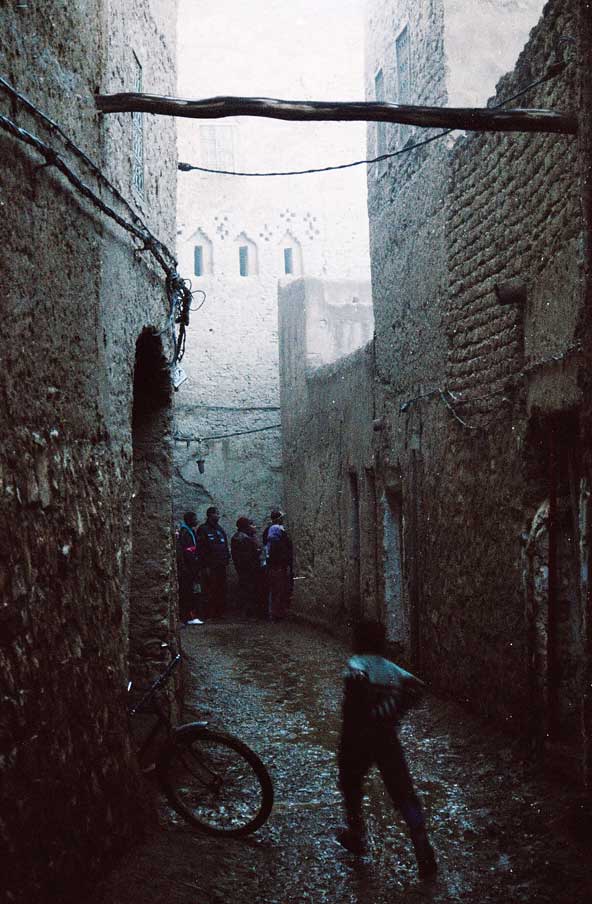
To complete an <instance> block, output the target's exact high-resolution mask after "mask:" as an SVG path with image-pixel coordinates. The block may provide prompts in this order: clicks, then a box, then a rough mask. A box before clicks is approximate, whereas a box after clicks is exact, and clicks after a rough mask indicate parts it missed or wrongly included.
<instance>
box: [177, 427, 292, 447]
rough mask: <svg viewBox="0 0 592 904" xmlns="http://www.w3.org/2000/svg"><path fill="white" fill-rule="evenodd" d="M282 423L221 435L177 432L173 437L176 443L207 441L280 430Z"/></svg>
mask: <svg viewBox="0 0 592 904" xmlns="http://www.w3.org/2000/svg"><path fill="white" fill-rule="evenodd" d="M281 426H282V425H281V424H270V425H269V426H268V427H255V428H254V429H252V430H237V431H236V433H221V434H220V435H219V436H194V435H191V436H186V435H184V434H182V433H175V435H174V436H173V439H174V440H175V442H176V443H187V444H188V445H189V443H206V442H208V441H209V440H215V439H227V438H228V437H229V436H247V434H249V433H263V432H264V431H265V430H279V429H280V428H281Z"/></svg>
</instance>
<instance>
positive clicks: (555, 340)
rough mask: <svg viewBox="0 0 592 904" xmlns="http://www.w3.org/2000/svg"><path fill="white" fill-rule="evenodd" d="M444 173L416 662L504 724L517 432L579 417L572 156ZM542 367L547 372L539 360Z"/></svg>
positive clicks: (465, 147) (522, 464)
mask: <svg viewBox="0 0 592 904" xmlns="http://www.w3.org/2000/svg"><path fill="white" fill-rule="evenodd" d="M574 9H575V6H574V4H571V3H567V4H566V3H555V2H553V3H548V4H547V6H546V7H545V10H544V14H543V17H542V19H541V21H540V23H539V24H538V25H537V27H536V28H535V29H534V30H533V32H532V33H531V37H530V40H529V42H528V44H527V45H526V47H525V49H524V51H523V53H522V54H521V55H520V57H519V59H518V62H517V65H516V67H515V69H514V71H513V72H512V73H511V74H509V75H507V76H505V77H504V78H503V79H502V80H501V81H500V83H499V84H498V87H497V94H496V96H495V98H493V99H492V101H491V102H492V103H499V102H500V101H501V100H502V99H503V98H505V97H508V96H509V95H511V94H512V93H514V92H515V91H517V90H519V89H520V88H522V87H523V86H524V85H526V84H528V83H529V82H530V81H533V80H534V79H536V78H537V76H538V75H539V74H541V73H543V72H544V71H545V69H546V67H547V65H548V63H549V60H550V59H551V58H552V57H553V54H554V49H555V46H556V44H557V40H558V37H560V36H561V35H572V34H574V29H575V28H576V24H575V22H574V20H573V11H574ZM575 79H576V69H575V64H573V63H572V64H571V65H570V66H569V67H568V68H567V69H566V71H565V72H564V73H563V74H562V75H560V76H558V77H557V78H555V79H553V80H552V81H550V82H548V83H547V84H545V85H541V86H538V87H537V88H536V89H533V90H532V91H531V92H530V93H529V95H528V96H527V97H525V98H524V99H523V100H521V103H522V104H524V105H525V106H529V107H541V108H552V109H566V110H570V109H575V107H576V93H575ZM450 165H451V182H450V187H449V194H448V198H447V226H446V241H447V254H448V266H449V273H450V291H449V301H448V311H447V318H446V331H447V336H448V360H447V378H446V386H447V389H448V390H450V392H452V393H454V396H449V397H448V401H449V403H450V404H451V407H452V409H453V411H450V410H449V411H447V430H446V436H445V440H444V445H443V448H444V450H445V451H444V454H443V455H442V457H441V462H440V469H439V471H438V472H437V473H434V472H432V471H428V472H427V473H426V475H425V488H424V500H425V505H426V512H427V514H426V518H427V517H429V518H430V526H429V534H430V537H431V543H432V562H431V565H432V568H433V570H432V571H430V573H429V574H427V575H426V576H425V584H424V593H425V596H426V598H428V599H429V606H430V612H429V617H426V619H425V621H424V623H423V626H422V631H423V646H424V661H425V662H426V666H427V669H428V671H429V672H430V673H431V675H433V676H434V678H436V676H437V678H436V680H438V681H439V682H442V683H443V684H445V685H447V686H449V687H455V688H456V689H457V690H459V691H460V692H461V693H462V694H464V695H466V697H467V698H468V699H470V700H471V701H472V703H473V704H474V705H476V706H479V707H481V708H482V709H484V710H485V711H488V712H494V713H496V714H498V715H500V716H502V717H504V718H506V719H507V720H508V722H509V723H512V722H515V721H516V720H517V719H518V718H519V717H520V715H521V714H522V713H523V712H524V706H525V705H526V703H525V701H526V692H527V673H526V634H527V632H526V624H525V616H524V587H523V583H522V558H521V557H522V554H523V553H522V546H521V539H520V538H521V534H522V533H523V532H524V531H528V529H529V525H530V522H531V520H532V518H533V515H534V512H535V510H536V507H537V506H538V505H539V504H540V503H541V502H542V496H540V497H539V496H537V493H541V492H542V493H543V495H544V492H546V491H545V490H544V489H543V490H541V488H540V487H539V486H538V485H535V484H534V483H533V481H532V476H531V474H530V473H529V470H528V468H527V462H528V461H529V460H530V461H532V460H533V459H535V460H537V459H538V460H539V469H544V463H543V461H542V458H541V453H540V451H539V450H537V449H533V448H531V447H530V439H529V433H528V430H529V423H530V419H531V417H533V416H536V415H539V416H540V415H544V414H545V413H549V412H554V413H557V412H562V411H566V410H569V409H570V408H573V407H576V406H577V405H578V404H579V403H580V391H579V389H578V386H577V370H576V367H575V362H576V359H575V358H574V357H573V356H572V355H571V352H570V350H571V349H572V348H573V347H574V346H575V345H576V344H577V341H578V335H577V320H578V315H579V313H580V304H581V301H580V250H579V242H580V232H581V219H580V213H579V201H578V188H579V187H578V170H577V158H576V142H575V140H574V139H573V138H571V137H563V136H544V135H511V136H510V135H508V136H502V135H481V136H477V135H473V136H467V137H465V138H463V139H461V140H460V141H458V143H457V144H456V146H455V147H454V149H453V150H452V151H451V154H450ZM509 281H518V282H520V283H522V284H523V285H524V287H525V291H526V301H525V302H523V303H518V304H510V305H502V304H500V301H499V300H498V297H497V295H496V291H495V286H496V285H497V286H502V287H503V286H504V285H505V284H507V283H508V282H509ZM514 284H515V283H514ZM554 355H557V356H559V357H560V358H563V360H562V361H561V362H559V363H553V362H549V360H548V359H549V358H550V357H551V356H554ZM563 356H565V357H563ZM545 361H547V363H546V364H545ZM432 404H433V405H439V406H440V407H442V408H444V406H443V403H442V401H441V400H438V401H434V402H433V403H432ZM543 487H544V484H543ZM425 529H426V532H427V531H428V526H427V524H426V526H425Z"/></svg>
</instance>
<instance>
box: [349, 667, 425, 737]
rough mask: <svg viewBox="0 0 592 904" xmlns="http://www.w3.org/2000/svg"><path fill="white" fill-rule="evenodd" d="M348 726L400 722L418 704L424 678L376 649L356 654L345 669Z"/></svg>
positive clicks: (359, 728)
mask: <svg viewBox="0 0 592 904" xmlns="http://www.w3.org/2000/svg"><path fill="white" fill-rule="evenodd" d="M344 678H345V695H344V700H343V718H344V728H347V727H348V725H349V726H350V727H353V726H354V725H355V726H357V728H358V730H361V729H362V728H363V727H364V726H366V727H369V728H370V727H379V726H381V725H382V726H384V727H388V726H393V725H396V724H397V723H398V722H399V721H400V719H401V718H402V717H403V716H404V715H405V713H406V712H407V711H408V710H409V709H411V707H412V706H414V705H416V703H418V702H419V699H420V698H421V695H422V691H423V689H424V687H425V685H424V683H423V681H420V679H419V678H416V677H415V675H412V674H411V672H406V671H405V669H402V668H400V666H398V665H395V663H394V662H391V661H390V660H389V659H385V658H384V657H383V656H378V655H376V654H372V653H365V654H363V655H357V656H352V657H351V659H350V660H349V661H348V663H347V667H346V669H345V672H344Z"/></svg>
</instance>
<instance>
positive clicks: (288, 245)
mask: <svg viewBox="0 0 592 904" xmlns="http://www.w3.org/2000/svg"><path fill="white" fill-rule="evenodd" d="M279 247H280V267H281V273H282V275H283V276H300V275H301V274H302V246H301V244H300V242H299V241H298V239H297V238H296V237H295V236H294V235H293V234H292V233H291V232H286V234H285V235H284V237H283V239H282V240H281V242H280V245H279Z"/></svg>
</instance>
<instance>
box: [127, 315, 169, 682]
mask: <svg viewBox="0 0 592 904" xmlns="http://www.w3.org/2000/svg"><path fill="white" fill-rule="evenodd" d="M171 396H172V392H171V380H170V372H169V368H168V365H167V362H166V359H165V357H164V354H163V348H162V341H161V339H160V336H159V335H158V334H155V333H154V332H152V331H150V330H145V331H144V332H143V333H142V334H141V335H140V338H139V339H138V341H137V343H136V360H135V368H134V397H133V409H132V441H133V499H132V580H131V588H130V621H129V639H130V649H129V656H130V673H131V675H132V677H133V678H142V675H143V673H144V672H152V671H153V669H152V665H151V664H152V663H154V662H158V661H162V659H163V658H164V657H163V651H162V647H161V644H162V643H165V642H168V640H169V639H170V636H171V633H172V632H173V631H174V630H175V627H176V614H175V613H176V602H177V590H176V576H175V564H174V548H173V536H172V501H171V499H172V494H171V479H172V456H171V445H170V442H171V440H170V437H171Z"/></svg>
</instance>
